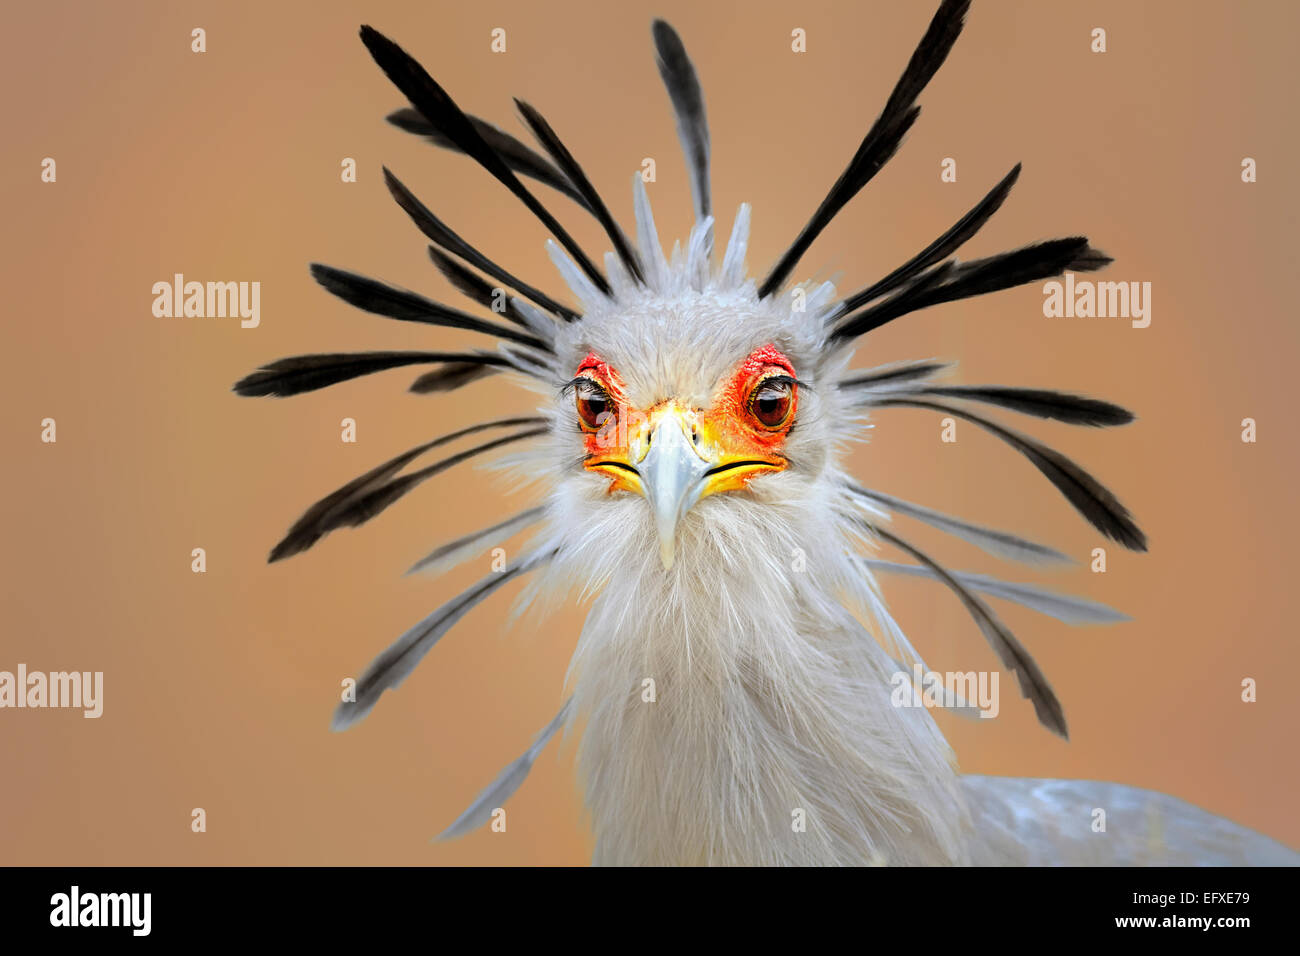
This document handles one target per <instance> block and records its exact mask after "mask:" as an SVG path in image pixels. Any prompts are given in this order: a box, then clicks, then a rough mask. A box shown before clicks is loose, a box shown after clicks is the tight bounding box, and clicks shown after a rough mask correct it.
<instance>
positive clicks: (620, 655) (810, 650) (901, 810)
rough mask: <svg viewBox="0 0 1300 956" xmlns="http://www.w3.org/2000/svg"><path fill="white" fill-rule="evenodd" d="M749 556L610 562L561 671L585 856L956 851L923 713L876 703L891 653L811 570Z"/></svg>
mask: <svg viewBox="0 0 1300 956" xmlns="http://www.w3.org/2000/svg"><path fill="white" fill-rule="evenodd" d="M687 563H688V564H689V561H688V562H687ZM767 566H768V563H766V562H762V561H752V560H751V561H747V562H745V565H744V570H743V571H742V570H740V569H739V568H738V567H737V566H736V565H735V564H734V563H733V564H732V565H731V566H728V565H727V564H726V563H725V562H710V566H709V567H708V568H707V569H706V568H705V567H704V566H702V565H701V566H696V567H689V566H688V567H683V568H677V569H675V571H676V573H673V574H664V573H658V572H660V571H661V569H659V568H657V567H656V568H654V569H653V570H651V569H646V570H645V571H644V572H643V573H639V574H632V573H629V574H617V573H616V574H613V575H611V576H610V578H609V579H608V582H607V584H606V587H605V589H604V591H603V592H602V593H601V595H600V596H599V598H598V599H597V600H596V602H595V603H594V605H593V607H592V611H591V614H590V615H589V617H588V619H587V623H586V625H585V627H584V629H583V634H582V637H581V639H580V641H579V646H578V649H577V651H576V652H575V655H574V660H573V664H572V674H573V677H574V692H575V697H576V704H577V707H576V712H578V713H585V715H586V727H585V729H584V731H583V738H582V744H581V746H580V752H579V765H580V772H581V774H582V777H583V779H584V784H585V789H586V801H587V805H588V808H589V810H590V812H591V814H592V820H593V825H594V829H595V835H596V853H595V861H596V862H598V863H610V864H694V863H721V864H741V865H767V864H805V865H816V864H825V863H843V864H868V863H890V864H898V863H950V862H957V861H959V859H960V855H961V851H960V849H959V848H960V847H961V846H962V845H964V839H963V836H962V834H963V832H964V830H965V828H966V827H967V825H968V824H967V817H966V812H965V808H964V805H963V803H962V800H961V797H960V795H959V793H958V788H957V778H956V773H955V769H954V766H953V761H952V754H951V751H950V749H949V748H948V745H947V743H946V741H944V739H943V737H942V735H941V734H940V733H939V731H938V729H937V727H936V726H935V724H934V722H933V720H932V719H931V718H930V716H929V714H928V713H927V712H926V711H925V710H924V709H914V708H898V707H895V706H892V705H891V694H890V690H891V683H890V680H891V677H892V675H893V674H894V672H895V671H896V670H897V667H896V665H894V664H893V663H892V662H891V661H890V659H889V657H888V655H887V654H886V653H885V652H884V651H883V649H882V648H881V647H880V646H879V645H878V644H877V643H876V642H875V641H874V640H873V639H872V638H871V637H870V635H869V634H867V633H866V631H865V630H864V629H863V628H862V626H861V625H860V624H858V622H857V621H856V620H855V619H854V618H853V617H852V616H851V615H850V614H849V613H848V612H847V611H845V610H844V609H843V608H842V607H840V605H839V604H838V603H837V602H835V601H834V600H833V599H832V598H831V597H830V596H829V595H828V594H826V593H823V592H822V591H821V590H820V589H819V587H818V586H817V584H816V583H815V581H814V579H813V576H811V575H781V574H780V573H775V574H772V575H771V579H770V580H757V581H756V580H755V579H754V578H755V574H756V573H757V574H759V576H760V577H762V576H763V575H764V572H763V571H762V569H763V568H764V567H767ZM771 567H772V568H774V569H777V570H778V572H779V569H780V568H781V567H782V565H781V564H780V563H772V564H771ZM756 569H757V570H756ZM701 581H708V582H709V587H708V588H707V589H704V588H702V587H700V582H701Z"/></svg>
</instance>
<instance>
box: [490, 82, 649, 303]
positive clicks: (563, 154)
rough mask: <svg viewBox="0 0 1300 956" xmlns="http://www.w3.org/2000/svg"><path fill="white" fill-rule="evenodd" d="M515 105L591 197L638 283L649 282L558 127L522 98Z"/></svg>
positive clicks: (595, 211) (564, 169)
mask: <svg viewBox="0 0 1300 956" xmlns="http://www.w3.org/2000/svg"><path fill="white" fill-rule="evenodd" d="M515 106H517V107H518V108H519V115H520V116H522V117H523V119H524V123H525V124H526V125H527V126H528V128H529V129H530V130H531V131H532V133H533V135H534V136H536V137H537V141H538V142H539V143H541V144H542V148H543V149H545V150H546V152H547V153H549V154H550V156H551V158H552V159H553V160H555V163H556V165H557V166H559V167H560V169H561V171H562V172H563V173H564V175H565V177H567V178H568V180H569V182H571V183H573V185H574V186H575V187H576V188H577V190H578V192H580V193H582V195H583V197H584V198H585V199H586V200H587V206H588V207H589V208H590V209H591V212H592V215H594V216H595V217H596V221H597V222H599V223H600V225H601V228H602V229H604V230H605V235H607V236H609V241H610V242H612V243H613V244H614V251H615V252H616V253H617V254H618V258H619V260H620V261H621V262H622V263H623V266H624V267H625V268H626V269H627V271H628V272H629V273H630V274H631V275H632V277H633V278H634V279H636V281H637V282H645V274H644V273H643V272H642V271H641V260H640V259H638V258H637V254H636V252H635V250H633V248H632V245H631V243H629V242H628V241H627V236H625V235H623V230H622V229H620V228H619V227H618V223H616V222H615V221H614V217H613V216H611V215H610V214H609V207H607V206H606V205H605V202H604V200H602V199H601V198H600V193H598V192H596V187H595V186H593V185H592V184H591V180H590V179H588V178H587V174H586V173H585V172H583V171H582V167H581V166H579V165H578V161H577V160H576V159H574V158H573V154H572V153H570V152H569V149H568V147H567V146H565V145H564V142H563V141H562V140H561V139H560V137H559V136H558V135H556V132H555V130H554V129H552V128H551V124H550V123H548V122H546V117H544V116H542V114H541V113H539V112H537V109H536V108H535V107H533V106H532V105H530V104H528V103H525V102H524V101H523V100H521V99H516V100H515Z"/></svg>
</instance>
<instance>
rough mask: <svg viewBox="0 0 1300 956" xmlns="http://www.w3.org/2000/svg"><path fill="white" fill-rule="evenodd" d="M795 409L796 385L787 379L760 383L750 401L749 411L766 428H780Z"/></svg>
mask: <svg viewBox="0 0 1300 956" xmlns="http://www.w3.org/2000/svg"><path fill="white" fill-rule="evenodd" d="M793 407H794V383H793V382H791V381H790V380H788V379H786V378H769V379H767V380H765V381H763V382H760V383H759V386H758V388H756V389H754V395H753V397H752V398H751V399H750V400H749V409H750V412H751V413H752V414H753V416H754V417H755V418H756V419H758V423H759V424H760V425H762V426H763V427H764V428H780V427H782V426H783V425H784V424H785V423H786V421H787V420H788V419H789V418H790V410H791V409H792V408H793Z"/></svg>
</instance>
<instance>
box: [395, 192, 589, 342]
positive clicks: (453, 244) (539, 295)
mask: <svg viewBox="0 0 1300 956" xmlns="http://www.w3.org/2000/svg"><path fill="white" fill-rule="evenodd" d="M384 183H385V184H386V185H387V186H388V191H389V193H391V194H392V196H393V199H395V200H396V201H397V205H399V206H401V207H402V210H403V212H405V213H406V214H407V215H408V216H410V217H411V221H412V222H414V223H415V225H416V227H417V228H418V229H419V230H420V231H421V232H422V233H424V234H425V235H426V236H427V237H428V238H429V239H431V240H433V241H434V242H435V243H437V244H438V245H439V246H441V247H442V248H444V249H446V250H447V251H448V252H450V253H452V254H453V255H456V256H459V257H460V258H461V259H463V260H465V261H466V262H468V263H469V264H470V265H472V266H474V268H476V269H480V270H482V271H483V272H486V273H487V274H488V275H490V276H491V277H492V278H494V279H496V280H497V281H498V282H501V283H503V284H504V285H506V286H508V287H509V288H511V289H514V290H515V291H516V292H518V293H519V294H520V295H522V296H523V297H524V298H525V299H528V300H530V301H532V302H535V303H536V304H537V305H539V306H541V307H542V308H543V309H545V310H546V311H547V312H550V313H552V314H554V315H558V316H560V317H561V318H562V319H565V320H567V321H573V320H574V319H576V318H578V313H577V312H575V311H573V310H572V309H570V308H569V307H568V306H566V305H561V304H560V303H559V302H556V301H555V300H554V299H552V298H551V297H550V296H548V295H547V294H546V293H545V292H542V291H541V290H540V289H536V288H534V287H533V286H531V285H529V284H528V283H527V282H524V281H522V280H520V279H517V278H516V277H515V276H513V275H511V274H510V273H509V272H507V271H506V270H505V269H503V268H501V267H500V266H499V265H497V264H496V263H495V262H493V261H492V260H491V259H489V258H488V257H487V256H485V255H483V253H481V252H479V251H478V250H477V249H475V248H474V247H473V246H471V245H470V244H469V243H468V242H466V241H465V240H464V239H462V238H461V237H460V236H458V235H456V233H454V232H452V231H451V229H449V228H448V227H447V225H446V223H444V222H443V221H442V220H441V219H439V218H438V217H437V216H435V215H434V214H433V213H432V212H430V211H429V208H428V207H427V206H425V205H424V203H422V202H420V200H419V199H417V198H416V197H415V194H414V193H412V192H411V191H410V190H409V189H407V188H406V187H405V186H404V185H403V184H402V181H401V180H400V179H398V178H397V177H396V176H394V175H393V174H392V172H391V171H390V170H389V169H388V168H387V167H385V168H384ZM434 262H435V264H436V263H437V260H436V259H435V260H434Z"/></svg>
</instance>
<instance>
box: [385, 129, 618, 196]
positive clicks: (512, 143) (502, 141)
mask: <svg viewBox="0 0 1300 956" xmlns="http://www.w3.org/2000/svg"><path fill="white" fill-rule="evenodd" d="M468 118H469V121H470V123H471V124H472V125H473V126H474V129H476V130H477V131H478V134H479V136H481V137H483V141H484V142H486V143H487V144H488V145H489V146H491V147H492V148H493V149H494V150H496V152H497V154H498V155H499V156H500V157H501V158H502V159H503V160H505V163H506V165H507V166H509V167H510V168H511V169H513V170H514V171H515V172H517V173H519V174H520V175H521V176H527V177H529V178H530V179H535V180H537V181H538V182H539V183H542V184H544V185H546V186H550V187H551V188H552V189H555V190H557V191H559V192H562V193H564V195H566V196H568V197H569V198H570V199H572V200H573V201H574V202H576V203H577V204H578V205H579V206H581V207H582V208H583V209H586V210H587V211H588V212H594V210H593V209H592V208H591V207H590V206H589V205H587V200H586V197H584V196H583V195H582V193H581V192H579V191H578V190H577V188H575V187H574V185H573V183H571V182H569V180H568V178H567V177H566V176H565V175H564V173H562V172H560V171H559V170H558V169H556V168H555V167H554V166H553V165H551V163H550V162H548V161H547V160H546V158H545V157H543V156H541V155H539V154H538V153H536V152H534V151H533V150H532V149H530V148H529V147H527V146H525V145H524V144H523V143H521V142H520V141H519V140H517V139H515V138H514V137H513V136H511V135H510V134H509V133H507V132H505V131H504V130H501V129H498V128H497V127H495V126H493V125H492V124H491V123H489V122H487V121H486V120H482V119H479V118H478V117H477V116H469V117H468ZM386 119H387V120H388V122H390V123H392V124H393V125H394V126H396V127H397V128H398V129H404V130H406V131H407V132H408V133H414V134H415V135H416V136H423V137H425V138H426V139H428V140H429V141H430V142H431V143H433V144H434V145H435V146H440V147H442V148H443V149H449V150H451V151H452V152H456V153H462V154H463V153H464V152H465V151H464V150H463V149H461V148H460V147H459V146H457V145H456V143H455V142H454V141H453V140H452V139H451V137H449V136H448V135H447V134H446V133H444V132H442V131H441V130H439V129H437V128H436V127H435V126H434V125H433V124H432V123H430V122H429V121H428V120H427V119H425V118H424V117H423V116H421V115H420V112H419V110H414V109H411V108H410V107H404V108H402V109H400V110H396V111H395V112H393V113H389V114H388V116H387V117H386Z"/></svg>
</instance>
